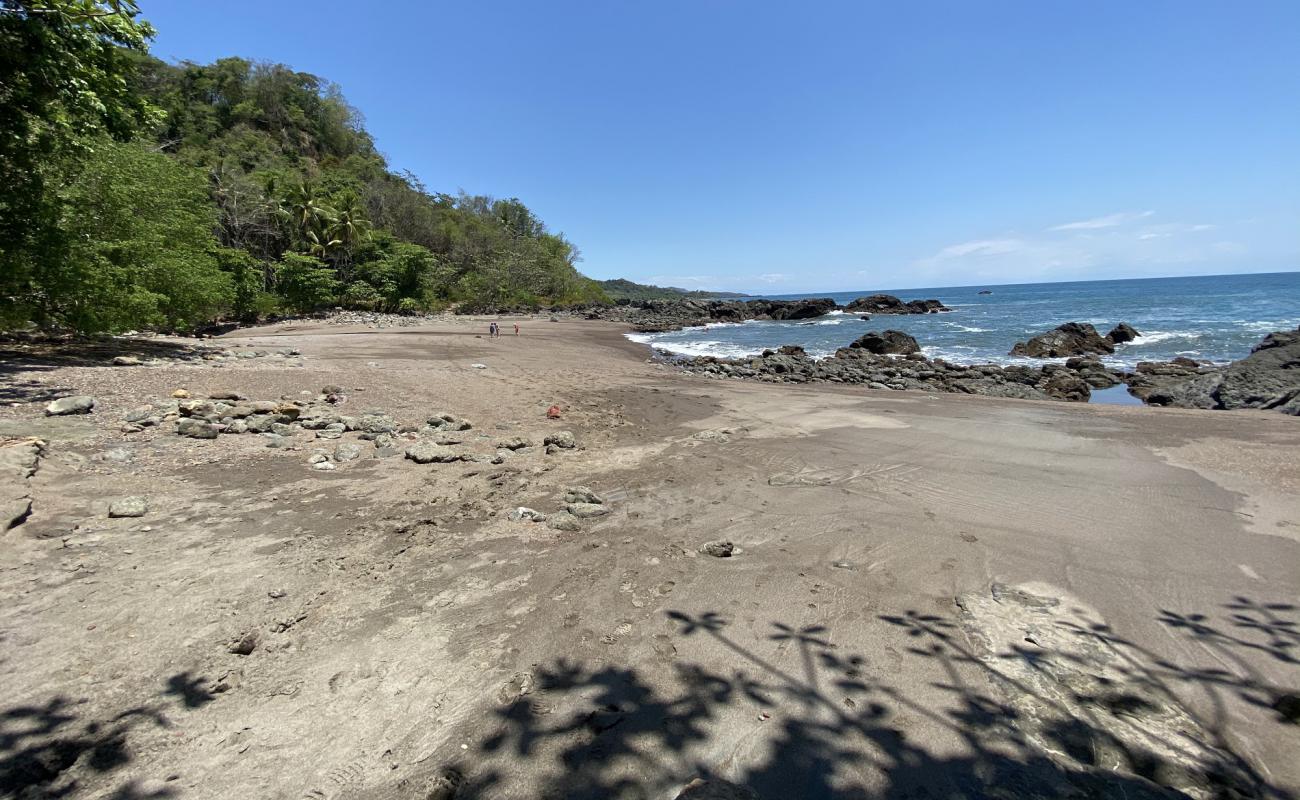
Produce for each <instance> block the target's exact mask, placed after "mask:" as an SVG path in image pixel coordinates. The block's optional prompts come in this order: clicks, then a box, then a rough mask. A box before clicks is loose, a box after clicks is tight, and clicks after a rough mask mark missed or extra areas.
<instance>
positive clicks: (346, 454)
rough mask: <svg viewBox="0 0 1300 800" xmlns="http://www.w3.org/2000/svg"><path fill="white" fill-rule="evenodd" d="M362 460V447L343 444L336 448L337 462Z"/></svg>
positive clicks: (335, 458) (335, 457)
mask: <svg viewBox="0 0 1300 800" xmlns="http://www.w3.org/2000/svg"><path fill="white" fill-rule="evenodd" d="M358 458H361V445H358V444H353V443H352V442H342V443H340V444H339V446H338V447H335V448H334V460H335V461H356V460H357V459H358Z"/></svg>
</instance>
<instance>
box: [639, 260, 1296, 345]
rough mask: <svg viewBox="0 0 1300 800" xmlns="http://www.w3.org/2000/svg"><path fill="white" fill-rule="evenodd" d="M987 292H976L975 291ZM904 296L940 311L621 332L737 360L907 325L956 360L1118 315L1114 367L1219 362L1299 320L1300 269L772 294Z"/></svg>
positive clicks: (1111, 321) (1104, 324) (1106, 324)
mask: <svg viewBox="0 0 1300 800" xmlns="http://www.w3.org/2000/svg"><path fill="white" fill-rule="evenodd" d="M985 288H987V289H989V290H991V291H992V294H986V295H981V294H979V291H980V290H981V289H985ZM881 292H883V293H885V294H892V295H896V296H898V297H901V298H903V299H904V300H914V299H926V298H931V297H934V298H938V299H939V300H940V301H942V302H943V304H944V305H946V306H948V307H950V308H952V309H953V311H952V312H950V313H944V314H919V315H898V316H893V315H879V316H873V317H872V318H871V320H870V321H866V322H864V321H863V320H862V319H860V318H859V316H858V315H856V314H851V313H847V312H832V313H831V314H828V315H826V316H824V317H820V318H818V319H814V320H800V321H795V322H762V321H753V320H751V321H749V322H745V323H741V324H717V325H709V326H707V327H703V328H688V329H685V330H681V331H673V332H671V333H655V334H640V333H633V334H628V338H630V339H632V340H633V341H638V342H644V343H646V344H649V345H651V346H652V347H655V348H656V349H659V350H663V351H666V352H668V353H672V354H677V355H707V356H719V357H728V358H737V357H744V356H750V355H756V354H758V353H761V352H762V351H763V350H764V349H767V348H776V347H780V346H781V345H784V344H797V345H800V346H802V347H803V348H804V349H805V350H807V351H808V353H809V354H810V355H813V356H817V357H823V356H828V355H830V354H832V353H834V352H835V350H836V349H837V348H840V347H844V346H846V345H848V344H849V343H850V342H852V341H853V340H854V339H856V338H858V337H859V336H861V335H862V334H863V333H865V332H867V331H869V330H877V331H879V330H885V329H887V328H893V329H895V330H901V331H906V332H907V333H910V334H911V335H912V336H915V337H916V340H917V342H918V343H919V344H920V345H921V348H922V351H923V352H924V353H925V355H927V356H930V357H940V358H945V359H947V360H949V361H951V362H954V363H959V364H988V363H993V364H1012V363H1034V364H1041V363H1043V362H1042V361H1041V360H1038V359H1024V358H1016V357H1012V356H1009V355H1007V353H1008V352H1009V351H1010V350H1011V346H1012V345H1013V344H1015V343H1016V342H1018V341H1023V340H1025V339H1028V338H1029V337H1031V336H1034V335H1036V334H1039V333H1042V332H1044V331H1047V330H1050V329H1052V328H1055V327H1056V326H1057V325H1060V324H1061V323H1064V322H1090V323H1092V324H1093V325H1094V326H1096V328H1097V330H1098V331H1099V332H1100V333H1101V334H1102V335H1103V336H1104V335H1105V334H1106V333H1107V332H1108V331H1109V330H1110V329H1111V327H1113V326H1114V325H1115V324H1116V323H1118V322H1127V323H1129V324H1130V325H1132V326H1133V327H1134V328H1136V329H1137V330H1138V332H1139V333H1141V334H1142V335H1141V337H1140V338H1138V339H1137V340H1136V341H1133V342H1130V343H1128V344H1123V345H1120V346H1119V347H1118V348H1117V349H1116V352H1115V355H1114V356H1108V357H1105V358H1103V360H1104V361H1106V362H1107V363H1109V364H1112V365H1114V366H1117V367H1132V366H1133V365H1135V364H1136V363H1137V362H1139V361H1163V360H1168V359H1171V358H1174V357H1175V356H1188V357H1190V358H1196V359H1205V360H1208V361H1214V362H1227V361H1232V360H1234V359H1238V358H1241V357H1243V356H1245V355H1247V354H1248V353H1249V352H1250V348H1251V347H1252V346H1253V345H1254V344H1255V343H1257V342H1258V341H1259V340H1260V339H1261V338H1263V336H1264V335H1265V334H1267V333H1269V332H1270V331H1276V330H1286V329H1292V330H1294V329H1295V328H1296V326H1297V325H1300V272H1280V273H1270V274H1263V275H1215V276H1202V277H1194V278H1149V279H1141V280H1119V281H1081V282H1072V283H1028V284H1015V285H1007V286H988V287H984V286H962V287H947V288H944V287H939V288H932V289H871V290H863V291H860V292H834V293H824V294H804V295H777V296H774V297H775V298H776V299H783V300H784V299H796V298H803V297H832V298H834V299H835V301H836V302H838V303H840V304H841V305H844V304H847V303H848V302H849V301H851V300H853V299H854V298H856V297H862V296H864V295H869V294H877V293H881Z"/></svg>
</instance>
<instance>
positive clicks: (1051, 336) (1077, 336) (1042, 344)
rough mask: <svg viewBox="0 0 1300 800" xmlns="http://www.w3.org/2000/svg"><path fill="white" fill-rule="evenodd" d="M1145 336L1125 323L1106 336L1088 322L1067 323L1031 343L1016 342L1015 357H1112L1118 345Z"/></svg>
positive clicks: (1030, 341)
mask: <svg viewBox="0 0 1300 800" xmlns="http://www.w3.org/2000/svg"><path fill="white" fill-rule="evenodd" d="M1141 335H1142V334H1140V333H1138V332H1137V330H1135V329H1134V328H1133V326H1132V325H1129V324H1128V323H1127V322H1121V323H1119V324H1118V325H1116V326H1115V327H1114V328H1112V329H1111V331H1110V333H1108V334H1106V335H1105V336H1102V335H1101V334H1099V333H1097V329H1096V328H1094V327H1093V326H1092V325H1089V324H1088V323H1086V322H1067V323H1065V324H1064V325H1059V326H1057V327H1056V328H1054V329H1053V330H1050V331H1048V332H1047V333H1041V334H1039V335H1038V336H1035V337H1034V338H1032V339H1030V340H1029V341H1027V342H1016V344H1015V346H1014V347H1012V348H1011V355H1013V356H1025V357H1028V358H1069V357H1071V356H1083V355H1109V354H1111V353H1114V352H1115V345H1117V344H1124V343H1125V342H1131V341H1133V340H1134V339H1136V338H1138V337H1139V336H1141Z"/></svg>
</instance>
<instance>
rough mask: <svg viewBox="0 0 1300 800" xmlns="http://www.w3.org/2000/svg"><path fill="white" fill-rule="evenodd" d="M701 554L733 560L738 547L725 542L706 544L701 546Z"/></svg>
mask: <svg viewBox="0 0 1300 800" xmlns="http://www.w3.org/2000/svg"><path fill="white" fill-rule="evenodd" d="M700 552H701V553H703V554H704V555H706V556H713V557H714V558H731V556H732V554H734V553H735V552H736V546H735V545H734V544H732V543H731V542H728V541H723V540H718V541H713V542H705V543H704V544H702V545H700Z"/></svg>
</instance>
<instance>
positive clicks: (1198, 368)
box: [1129, 329, 1300, 415]
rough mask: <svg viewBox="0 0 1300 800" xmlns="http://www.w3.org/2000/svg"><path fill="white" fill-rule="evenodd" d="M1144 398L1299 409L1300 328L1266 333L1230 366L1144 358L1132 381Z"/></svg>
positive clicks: (1210, 405) (1206, 405)
mask: <svg viewBox="0 0 1300 800" xmlns="http://www.w3.org/2000/svg"><path fill="white" fill-rule="evenodd" d="M1129 391H1130V392H1131V393H1132V394H1133V395H1134V396H1136V397H1139V398H1141V399H1142V401H1143V402H1146V403H1149V404H1151V405H1159V406H1177V407H1179V408H1214V409H1237V408H1261V409H1269V410H1275V411H1281V412H1282V413H1284V414H1292V415H1300V329H1296V330H1294V331H1278V332H1275V333H1270V334H1269V335H1268V336H1265V337H1264V338H1263V340H1261V341H1260V343H1259V344H1257V345H1255V347H1254V348H1253V349H1252V350H1251V353H1250V355H1248V356H1246V357H1245V358H1243V359H1241V360H1239V361H1234V362H1232V363H1231V364H1229V365H1228V366H1226V367H1215V366H1211V365H1206V364H1198V363H1197V362H1195V361H1192V360H1191V359H1187V358H1179V359H1174V361H1172V362H1168V363H1157V364H1153V363H1148V362H1143V363H1141V364H1138V366H1137V374H1136V375H1134V376H1133V378H1132V379H1131V380H1130V381H1129Z"/></svg>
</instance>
